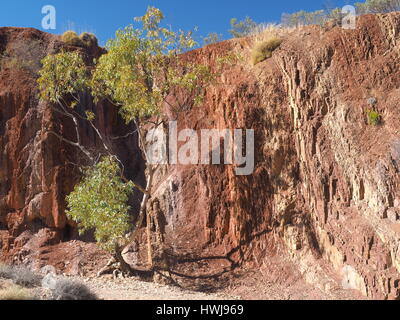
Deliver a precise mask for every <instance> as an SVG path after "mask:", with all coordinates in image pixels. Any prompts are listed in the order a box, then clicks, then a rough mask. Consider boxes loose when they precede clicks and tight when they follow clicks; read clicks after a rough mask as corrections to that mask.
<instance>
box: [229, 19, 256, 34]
mask: <svg viewBox="0 0 400 320" xmlns="http://www.w3.org/2000/svg"><path fill="white" fill-rule="evenodd" d="M230 24H231V29H230V30H229V32H230V34H231V35H232V36H233V37H234V38H241V37H246V36H248V35H250V34H251V33H252V32H253V30H254V29H255V28H256V27H257V25H258V24H257V22H255V21H253V20H252V19H251V18H250V17H246V18H245V19H244V20H242V21H238V20H237V19H236V18H232V19H231V21H230Z"/></svg>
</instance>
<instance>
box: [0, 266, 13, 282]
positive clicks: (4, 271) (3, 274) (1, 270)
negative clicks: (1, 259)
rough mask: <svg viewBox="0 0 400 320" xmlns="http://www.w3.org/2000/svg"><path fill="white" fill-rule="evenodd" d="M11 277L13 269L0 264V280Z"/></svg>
mask: <svg viewBox="0 0 400 320" xmlns="http://www.w3.org/2000/svg"><path fill="white" fill-rule="evenodd" d="M12 275H13V267H12V266H9V265H6V264H0V278H3V279H12Z"/></svg>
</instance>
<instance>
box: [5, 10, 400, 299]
mask: <svg viewBox="0 0 400 320" xmlns="http://www.w3.org/2000/svg"><path fill="white" fill-rule="evenodd" d="M21 39H24V40H26V41H27V42H29V43H32V42H33V41H36V40H37V39H40V40H41V42H42V43H43V44H44V47H45V48H46V49H44V50H43V51H41V52H43V53H48V52H52V50H57V45H58V46H59V45H60V44H59V42H58V40H57V38H56V37H55V36H50V35H47V34H44V33H41V32H39V31H35V30H31V29H10V28H7V29H0V48H1V52H2V53H3V54H4V52H6V51H7V50H8V51H9V50H11V49H10V48H13V46H14V45H15V43H18V41H20V40H21ZM251 41H252V40H251V39H238V40H231V41H226V42H223V43H219V44H216V45H211V46H208V47H205V48H203V49H199V50H196V51H193V52H191V53H189V54H188V55H187V58H188V59H191V60H192V61H196V62H205V63H208V64H210V65H214V64H215V60H216V58H217V57H219V56H223V55H226V54H228V53H232V52H236V53H239V54H240V55H242V56H243V57H244V59H243V61H238V62H237V63H235V64H233V65H230V66H227V67H226V68H225V70H224V72H223V74H222V75H221V77H220V79H219V81H218V84H215V85H213V86H212V87H211V88H208V89H207V92H206V99H205V101H204V104H203V105H202V106H196V107H192V108H190V110H189V111H188V113H186V114H185V115H180V116H179V118H178V125H179V128H193V129H195V130H200V129H206V128H217V129H224V128H252V129H254V130H255V135H256V145H255V150H256V159H255V164H256V166H255V170H254V173H253V174H252V175H250V176H236V175H235V172H234V167H233V166H181V165H177V166H169V167H167V168H162V169H161V170H160V172H158V175H157V186H156V194H155V195H154V197H153V199H152V202H151V203H150V207H149V210H153V208H155V209H156V210H153V211H154V212H156V213H157V215H158V216H157V217H158V218H159V219H160V221H163V222H164V223H163V225H164V227H165V230H164V235H165V241H166V247H167V251H168V252H169V254H170V263H171V267H172V269H173V272H174V274H175V275H176V276H180V277H183V278H184V276H186V277H187V276H190V277H189V278H193V277H197V278H199V279H208V278H210V279H214V278H215V277H218V276H220V275H222V274H229V272H231V271H232V269H235V268H236V267H238V266H243V265H245V266H246V267H247V268H252V269H260V268H261V266H262V267H263V268H264V269H265V270H266V272H269V273H271V274H273V273H275V272H277V273H279V272H280V268H281V266H280V265H279V264H272V263H269V262H268V261H274V260H273V259H272V258H271V257H274V256H287V257H288V259H291V260H292V262H293V264H292V268H296V269H297V271H296V272H298V271H299V272H300V273H301V274H303V276H304V278H305V279H306V280H307V281H308V282H310V283H313V285H315V286H318V287H320V288H322V289H323V290H329V288H331V287H332V283H333V286H335V285H337V284H338V283H339V284H340V285H341V286H343V287H344V288H348V289H357V290H359V291H360V292H361V293H363V294H364V295H365V296H368V297H370V298H375V299H383V298H391V299H393V298H398V297H399V295H400V287H399V284H400V283H399V281H400V241H399V239H400V207H399V205H400V193H399V183H400V175H399V170H400V136H399V133H400V132H399V131H400V118H399V115H400V110H399V108H398V98H399V97H400V89H399V84H400V64H399V63H398V61H399V55H400V54H399V53H400V47H399V45H400V14H399V13H392V14H386V15H366V16H363V17H361V18H359V19H358V21H357V29H356V30H344V29H342V28H340V27H334V26H330V27H328V26H327V27H325V28H321V27H317V26H310V27H305V28H301V29H297V30H291V31H288V32H286V33H285V35H284V37H283V43H282V45H281V47H280V48H279V49H277V50H276V51H275V52H274V53H273V57H272V58H271V59H268V60H267V61H265V62H262V63H260V64H258V65H256V66H251V65H250V63H248V60H249V59H248V55H249V52H250V48H251V46H252V43H251ZM91 54H95V53H91ZM23 69H24V68H23ZM25 69H26V68H25ZM25 69H24V70H22V71H21V70H20V69H17V68H14V67H12V68H3V67H2V70H1V79H0V83H1V85H0V88H1V91H0V101H1V108H0V132H1V137H0V145H1V149H2V150H3V152H2V157H1V165H0V183H1V185H0V217H1V218H0V226H1V227H2V228H3V229H4V231H3V232H2V234H3V237H2V239H3V240H2V241H3V250H4V252H10V249H12V248H13V245H14V246H15V247H16V248H18V247H21V246H23V245H24V244H25V243H24V242H26V241H30V240H29V237H27V238H26V240H25V241H22V243H21V241H18V239H21V236H20V235H21V233H23V232H24V231H26V230H28V229H29V230H31V232H36V231H37V230H38V229H41V228H49V230H48V232H54V233H55V236H54V237H53V239H55V241H59V240H61V239H62V238H63V237H64V240H68V236H70V235H71V233H72V234H73V233H74V232H73V230H74V228H73V224H71V223H69V222H67V221H66V218H65V215H64V213H63V211H64V202H63V197H64V196H65V194H67V193H68V192H69V191H70V190H71V188H72V187H73V184H74V183H75V182H76V179H77V177H78V176H79V175H78V174H72V173H73V168H72V167H71V166H70V162H73V163H76V162H77V161H78V160H79V159H78V158H77V157H79V155H77V154H76V152H75V151H73V150H71V148H70V146H66V145H64V144H63V143H60V141H58V140H57V139H56V138H54V137H49V136H47V135H44V134H42V132H43V131H45V130H43V128H46V126H55V127H56V128H58V130H60V131H59V132H60V133H62V134H65V135H68V134H69V131H68V122H66V121H65V119H58V118H57V117H55V115H54V114H52V113H51V111H50V110H49V109H48V108H46V106H40V105H39V104H38V102H37V99H36V97H35V94H36V88H35V85H34V81H33V80H34V76H33V75H31V74H28V73H27V72H26V70H25ZM371 97H373V98H374V99H375V100H376V102H377V103H376V108H377V111H379V113H380V114H381V115H382V123H381V124H380V125H379V126H372V125H368V122H367V109H368V108H369V105H368V103H367V100H368V99H369V98H371ZM41 107H43V108H41ZM83 107H85V108H93V109H95V110H96V112H97V113H98V115H100V116H99V119H100V120H99V121H100V123H101V127H102V128H103V130H109V132H111V134H115V135H120V133H121V132H125V133H126V132H127V131H126V130H129V128H125V127H124V126H123V125H122V123H120V122H119V120H117V114H116V112H115V110H113V109H112V107H111V106H106V105H98V106H94V105H93V104H92V103H91V102H90V99H88V104H87V105H85V106H83ZM170 119H173V115H172V114H171V115H170ZM114 130H116V131H118V133H116V132H114ZM86 135H87V136H86V138H85V141H86V143H87V144H88V145H91V146H92V145H93V146H94V147H98V146H96V142H95V141H94V134H93V133H92V132H91V131H90V129H89V128H87V130H86ZM135 141H136V139H134V137H130V138H128V141H123V142H120V144H121V145H116V146H115V147H116V148H117V150H119V151H120V154H121V155H122V156H123V157H124V162H125V163H126V165H127V166H128V167H129V169H128V172H129V174H130V177H132V178H135V176H140V175H141V169H142V168H141V163H140V159H139V157H138V155H137V148H136V144H135V143H136V142H135ZM157 203H159V204H160V208H159V209H158V207H157ZM68 226H70V227H68ZM68 230H70V231H71V230H72V232H70V231H68ZM0 232H1V231H0ZM42 232H43V231H42ZM18 236H20V237H19V238H18ZM154 241H156V239H154ZM47 244H49V243H47ZM142 247H143V245H142V244H141V242H140V241H138V243H136V244H133V245H132V246H131V248H130V250H129V252H127V253H126V255H127V256H129V257H130V258H131V261H132V263H133V264H136V265H140V264H141V253H142V250H141V249H142ZM15 250H16V249H15ZM143 251H145V249H144V248H143ZM269 259H271V260H269ZM187 278H188V277H187Z"/></svg>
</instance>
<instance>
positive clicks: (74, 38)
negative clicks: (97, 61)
mask: <svg viewBox="0 0 400 320" xmlns="http://www.w3.org/2000/svg"><path fill="white" fill-rule="evenodd" d="M61 39H62V41H64V42H65V43H67V44H69V45H71V46H76V47H83V46H84V43H83V41H82V40H81V39H80V38H79V37H78V35H77V34H76V32H75V31H71V30H69V31H66V32H64V34H63V35H62V37H61Z"/></svg>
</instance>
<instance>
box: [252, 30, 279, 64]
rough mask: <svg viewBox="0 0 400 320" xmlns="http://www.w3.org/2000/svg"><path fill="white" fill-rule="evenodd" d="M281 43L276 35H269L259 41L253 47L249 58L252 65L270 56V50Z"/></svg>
mask: <svg viewBox="0 0 400 320" xmlns="http://www.w3.org/2000/svg"><path fill="white" fill-rule="evenodd" d="M281 43H282V40H281V39H280V38H278V37H275V36H273V37H271V38H269V39H268V40H266V41H263V42H260V43H258V44H256V45H255V47H254V48H253V52H252V56H251V60H252V63H253V65H256V64H257V63H260V62H262V61H264V60H266V59H268V58H271V57H272V52H273V51H274V50H275V49H277V48H278V47H279V46H280V45H281Z"/></svg>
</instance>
